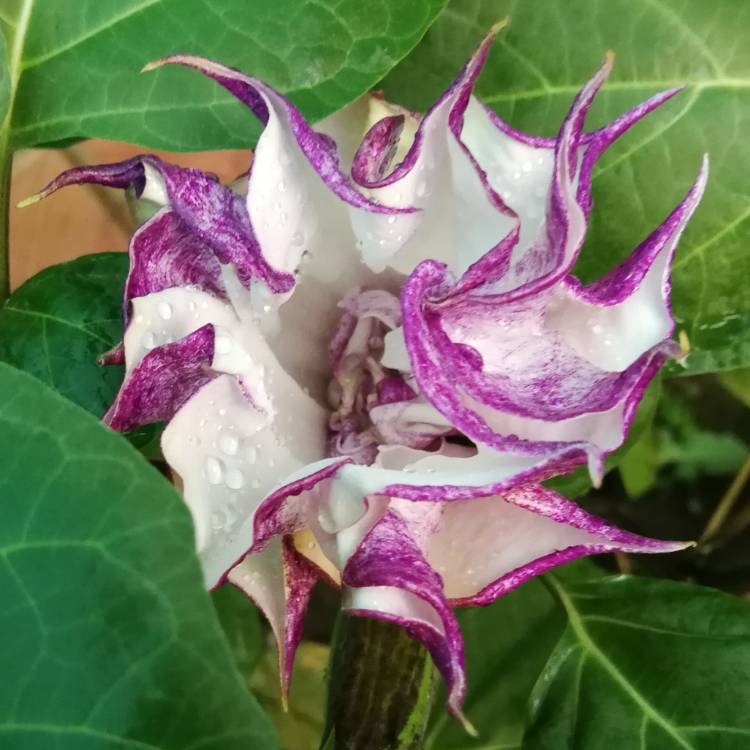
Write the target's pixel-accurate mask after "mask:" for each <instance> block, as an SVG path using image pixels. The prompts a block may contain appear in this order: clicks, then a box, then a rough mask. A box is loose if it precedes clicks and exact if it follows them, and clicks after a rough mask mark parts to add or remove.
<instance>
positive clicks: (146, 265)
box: [123, 209, 225, 325]
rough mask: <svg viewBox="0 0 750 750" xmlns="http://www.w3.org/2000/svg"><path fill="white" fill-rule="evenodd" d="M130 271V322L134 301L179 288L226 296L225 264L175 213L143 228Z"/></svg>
mask: <svg viewBox="0 0 750 750" xmlns="http://www.w3.org/2000/svg"><path fill="white" fill-rule="evenodd" d="M129 253H130V270H129V272H128V278H127V280H126V281H125V292H124V295H123V296H124V299H123V318H124V320H125V324H126V325H127V323H128V321H129V319H130V300H132V299H133V298H135V297H145V296H146V295H147V294H151V293H153V292H160V291H162V290H163V289H170V288H171V287H176V286H191V287H196V288H198V289H202V290H203V291H206V292H209V293H210V294H213V295H214V296H216V297H219V298H223V297H224V296H225V290H224V284H223V282H222V279H221V264H220V263H219V260H218V259H217V257H216V255H215V254H214V253H213V252H212V251H211V248H210V247H209V246H208V245H207V244H206V243H205V242H203V241H202V240H201V239H199V238H198V237H197V236H196V235H195V234H194V233H193V232H192V231H191V230H190V229H189V227H188V225H187V224H185V222H183V221H182V220H181V219H180V218H179V217H178V216H177V214H176V213H175V212H174V211H170V210H168V209H162V210H161V211H159V212H158V213H157V214H156V215H155V216H153V217H152V218H151V219H149V220H148V221H147V222H146V223H145V224H143V226H141V227H139V228H138V230H137V231H136V233H135V234H134V235H133V237H132V239H131V240H130V248H129Z"/></svg>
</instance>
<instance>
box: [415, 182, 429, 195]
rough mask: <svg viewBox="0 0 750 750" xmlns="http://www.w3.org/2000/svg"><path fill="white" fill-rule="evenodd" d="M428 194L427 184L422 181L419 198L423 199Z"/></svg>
mask: <svg viewBox="0 0 750 750" xmlns="http://www.w3.org/2000/svg"><path fill="white" fill-rule="evenodd" d="M426 194H427V183H426V182H425V181H424V180H422V181H421V182H420V183H419V185H417V196H418V197H419V198H423V197H424V196H425V195H426Z"/></svg>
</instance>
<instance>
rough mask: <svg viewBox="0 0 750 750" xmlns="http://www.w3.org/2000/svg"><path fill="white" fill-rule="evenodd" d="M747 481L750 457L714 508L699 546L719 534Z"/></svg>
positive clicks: (749, 470) (749, 473) (749, 476)
mask: <svg viewBox="0 0 750 750" xmlns="http://www.w3.org/2000/svg"><path fill="white" fill-rule="evenodd" d="M748 479H750V455H748V456H747V458H746V459H745V462H744V463H743V464H742V466H741V467H740V470H739V471H738V472H737V475H736V476H735V477H734V479H733V480H732V483H731V484H730V485H729V487H728V489H727V491H726V492H725V493H724V497H722V498H721V500H720V501H719V504H718V505H717V506H716V510H714V512H713V514H712V515H711V518H710V519H709V521H708V524H707V525H706V528H705V530H704V532H703V534H702V535H701V538H700V541H699V544H705V543H706V542H709V541H710V540H711V539H712V538H713V537H715V536H716V535H717V534H718V533H719V530H720V529H721V527H722V526H723V524H724V521H726V519H727V516H728V515H729V514H730V513H731V512H732V508H733V507H734V504H735V502H736V501H737V498H738V497H739V496H740V493H741V492H742V488H743V487H744V486H745V483H746V482H747V481H748Z"/></svg>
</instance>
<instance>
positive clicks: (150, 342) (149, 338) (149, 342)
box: [143, 331, 156, 351]
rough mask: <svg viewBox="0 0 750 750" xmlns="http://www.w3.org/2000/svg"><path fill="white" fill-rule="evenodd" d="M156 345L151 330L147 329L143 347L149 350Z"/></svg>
mask: <svg viewBox="0 0 750 750" xmlns="http://www.w3.org/2000/svg"><path fill="white" fill-rule="evenodd" d="M155 346H156V336H155V335H154V332H153V331H149V332H148V333H147V334H146V336H145V338H144V339H143V348H144V349H146V350H147V351H150V350H151V349H153V348H154V347H155Z"/></svg>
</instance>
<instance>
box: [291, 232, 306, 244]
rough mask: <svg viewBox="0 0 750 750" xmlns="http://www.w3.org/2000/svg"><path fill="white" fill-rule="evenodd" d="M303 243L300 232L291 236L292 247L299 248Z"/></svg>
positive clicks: (302, 235) (303, 237) (303, 238)
mask: <svg viewBox="0 0 750 750" xmlns="http://www.w3.org/2000/svg"><path fill="white" fill-rule="evenodd" d="M304 241H305V235H304V234H302V232H295V233H294V234H293V235H292V245H294V247H301V246H302V243H303V242H304Z"/></svg>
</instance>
